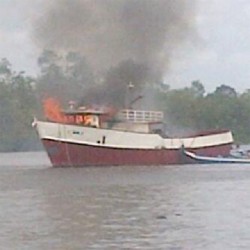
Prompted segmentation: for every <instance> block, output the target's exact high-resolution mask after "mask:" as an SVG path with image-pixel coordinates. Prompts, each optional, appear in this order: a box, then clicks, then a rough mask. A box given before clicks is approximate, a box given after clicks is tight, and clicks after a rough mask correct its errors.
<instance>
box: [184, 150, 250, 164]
mask: <svg viewBox="0 0 250 250" xmlns="http://www.w3.org/2000/svg"><path fill="white" fill-rule="evenodd" d="M183 153H184V155H185V156H186V157H187V158H188V159H189V160H190V159H191V160H192V161H191V162H192V163H204V164H209V163H239V164H250V159H249V158H237V157H233V156H230V155H229V156H228V157H222V156H217V157H211V156H202V155H197V154H195V153H193V152H190V151H187V150H185V149H184V150H183ZM189 160H188V162H190V161H189Z"/></svg>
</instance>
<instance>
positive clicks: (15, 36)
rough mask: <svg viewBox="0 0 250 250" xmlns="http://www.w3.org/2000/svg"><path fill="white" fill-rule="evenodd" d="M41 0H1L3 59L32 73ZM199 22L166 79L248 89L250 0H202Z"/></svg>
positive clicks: (181, 83)
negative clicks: (33, 30)
mask: <svg viewBox="0 0 250 250" xmlns="http://www.w3.org/2000/svg"><path fill="white" fill-rule="evenodd" d="M190 1H191V0H190ZM40 4H42V0H0V18H1V22H0V58H4V57H5V58H7V59H8V60H9V61H10V62H11V64H12V65H13V68H14V70H16V71H22V70H24V71H25V72H27V74H33V75H34V74H36V73H37V72H38V69H37V65H36V64H37V63H36V61H37V57H38V55H39V54H40V52H41V51H40V50H39V49H38V48H37V47H36V46H35V44H34V43H33V42H32V39H31V36H30V33H31V27H32V21H33V20H34V18H36V17H37V16H41V15H42V14H43V13H41V12H39V10H41V8H40V7H39V6H40ZM196 26H197V32H198V35H199V37H194V40H196V41H195V43H192V45H190V44H189V45H186V46H183V47H181V48H180V49H179V50H178V51H175V52H174V58H175V60H174V61H173V62H172V68H171V72H169V73H168V74H167V75H166V82H167V83H168V84H169V85H170V86H171V87H172V88H176V87H183V86H188V85H190V83H191V82H192V81H193V80H200V81H201V82H202V83H203V84H204V86H205V88H206V90H207V91H208V92H211V91H214V89H215V88H216V87H217V86H219V85H221V84H226V85H229V86H232V87H234V88H235V89H236V90H237V91H238V92H242V91H244V90H246V89H250V28H249V26H250V0H198V11H197V18H196Z"/></svg>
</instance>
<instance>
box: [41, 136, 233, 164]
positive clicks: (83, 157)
mask: <svg viewBox="0 0 250 250" xmlns="http://www.w3.org/2000/svg"><path fill="white" fill-rule="evenodd" d="M42 142H43V145H44V147H45V149H46V151H47V153H48V156H49V158H50V160H51V163H52V165H53V166H58V167H70V166H72V167H73V166H75V167H84V166H117V165H155V166H156V165H173V164H184V163H192V162H193V161H192V160H189V159H187V157H185V155H184V154H183V150H182V149H181V148H179V149H166V148H161V149H126V148H112V147H105V146H96V145H84V144H77V143H71V142H63V141H57V140H51V139H42ZM231 147H232V144H231V143H228V144H223V145H216V146H209V147H202V148H198V149H192V152H195V153H197V154H202V155H209V156H214V157H216V156H218V155H221V156H226V155H228V153H229V152H230V150H231ZM186 150H189V149H188V148H186Z"/></svg>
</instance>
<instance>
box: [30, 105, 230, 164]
mask: <svg viewBox="0 0 250 250" xmlns="http://www.w3.org/2000/svg"><path fill="white" fill-rule="evenodd" d="M47 103H50V105H48V104H47V111H45V113H46V112H47V114H45V117H46V119H45V120H41V119H40V120H38V119H35V120H34V122H33V126H34V127H35V128H36V131H37V133H38V136H39V138H40V140H41V141H42V143H43V145H44V148H45V150H46V152H47V154H48V157H49V159H50V161H51V163H52V165H53V166H60V167H70V166H79V167H83V166H121V165H133V166H135V165H153V166H157V165H169V164H183V163H188V162H187V161H186V158H185V157H184V156H183V148H185V150H188V151H192V152H194V153H197V154H201V155H205V156H210V157H216V156H218V155H221V156H227V155H229V153H230V150H231V148H232V145H233V136H232V133H231V131H229V130H215V131H206V132H202V133H196V134H194V135H190V136H184V137H171V136H169V135H166V134H165V133H164V126H163V125H164V116H163V112H161V111H149V110H135V109H131V108H130V109H121V110H115V111H114V110H112V109H107V108H99V107H75V106H74V105H72V104H71V105H70V107H69V108H68V109H66V110H61V109H60V107H59V105H58V104H56V103H55V102H53V101H52V100H50V102H48V100H47ZM45 106H46V105H45ZM51 106H53V109H52V108H51ZM48 107H49V108H48ZM45 110H46V108H45ZM55 110H56V111H55ZM51 114H53V115H51Z"/></svg>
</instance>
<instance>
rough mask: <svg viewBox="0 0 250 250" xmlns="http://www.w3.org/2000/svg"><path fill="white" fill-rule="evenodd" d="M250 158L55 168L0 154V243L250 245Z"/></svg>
mask: <svg viewBox="0 0 250 250" xmlns="http://www.w3.org/2000/svg"><path fill="white" fill-rule="evenodd" d="M249 192H250V165H186V166H161V167H156V166H151V167H145V166H141V167H104V168H101V167H92V168H91V167H89V168H67V169H63V168H52V167H51V166H50V163H49V161H48V159H47V157H46V154H45V153H43V152H37V153H15V154H14V153H9V154H0V225H1V226H0V249H11V250H15V249H18V250H22V249H25V250H26V249H27V250H31V249H32V250H34V249H35V250H40V249H41V250H44V249H53V250H77V249H87V250H89V249H90V250H92V249H93V250H94V249H96V250H97V249H100V250H112V249H114V250H117V249H150V250H151V249H152V250H158V249H159V250H160V249H162V250H166V249H170V250H182V249H183V250H186V249H187V250H189V249H190V250H194V249H199V250H200V249H203V250H204V249H209V250H210V249H211V250H217V249H218V250H223V249H226V250H229V249H250V194H249Z"/></svg>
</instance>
